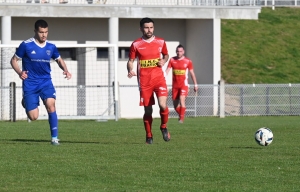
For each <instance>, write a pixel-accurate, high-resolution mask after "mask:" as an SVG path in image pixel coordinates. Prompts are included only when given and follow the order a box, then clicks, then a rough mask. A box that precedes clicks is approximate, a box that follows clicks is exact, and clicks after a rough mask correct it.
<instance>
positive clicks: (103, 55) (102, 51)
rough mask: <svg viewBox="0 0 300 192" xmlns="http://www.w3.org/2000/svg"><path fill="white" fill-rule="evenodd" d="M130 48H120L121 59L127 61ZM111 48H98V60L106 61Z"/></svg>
mask: <svg viewBox="0 0 300 192" xmlns="http://www.w3.org/2000/svg"><path fill="white" fill-rule="evenodd" d="M129 49H130V48H129V47H119V53H118V54H119V59H120V60H127V59H128V54H129ZM109 50H110V49H109V48H97V59H98V60H106V59H108V56H109Z"/></svg>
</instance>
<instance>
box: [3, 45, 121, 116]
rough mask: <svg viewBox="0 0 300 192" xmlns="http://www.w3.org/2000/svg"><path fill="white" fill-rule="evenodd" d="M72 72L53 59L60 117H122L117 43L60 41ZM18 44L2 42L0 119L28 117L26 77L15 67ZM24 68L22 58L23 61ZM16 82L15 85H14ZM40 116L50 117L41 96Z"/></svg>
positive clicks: (63, 55)
mask: <svg viewBox="0 0 300 192" xmlns="http://www.w3.org/2000/svg"><path fill="white" fill-rule="evenodd" d="M56 46H57V47H58V50H59V52H60V54H61V57H62V58H63V59H64V60H65V62H66V64H67V67H68V70H69V71H70V73H71V74H72V78H71V79H70V80H67V79H65V76H64V75H63V72H62V70H61V69H60V68H59V67H58V65H57V63H56V62H55V61H54V60H52V61H51V69H52V71H51V76H52V81H53V84H54V86H55V89H56V111H57V114H58V118H59V119H95V120H107V119H115V120H118V116H119V114H118V113H119V110H118V108H119V107H118V83H115V82H118V80H117V62H118V48H117V46H116V45H114V44H66V45H63V44H57V45H56ZM16 48H17V45H0V49H1V53H0V65H1V68H0V72H1V73H0V74H1V79H0V90H1V92H0V97H1V101H0V102H1V105H0V109H1V110H0V114H1V116H0V119H1V120H12V118H15V119H16V120H22V119H24V120H25V119H27V116H26V114H25V110H24V109H23V107H22V105H21V100H22V80H21V79H19V77H18V75H17V74H16V73H15V71H14V70H13V69H12V67H11V65H10V59H11V57H12V56H13V55H14V53H15V51H16ZM19 66H20V68H21V67H22V61H19ZM12 84H15V86H11V85H12ZM39 114H40V115H39V119H48V113H47V111H46V109H45V107H44V104H43V102H42V101H41V100H40V106H39Z"/></svg>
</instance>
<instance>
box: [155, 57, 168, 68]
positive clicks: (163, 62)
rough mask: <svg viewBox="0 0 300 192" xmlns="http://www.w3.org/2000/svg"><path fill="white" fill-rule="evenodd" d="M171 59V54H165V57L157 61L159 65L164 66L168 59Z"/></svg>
mask: <svg viewBox="0 0 300 192" xmlns="http://www.w3.org/2000/svg"><path fill="white" fill-rule="evenodd" d="M168 60H169V55H168V54H167V55H163V58H162V59H160V60H159V62H158V63H157V65H158V66H159V67H163V66H164V65H165V63H167V61H168Z"/></svg>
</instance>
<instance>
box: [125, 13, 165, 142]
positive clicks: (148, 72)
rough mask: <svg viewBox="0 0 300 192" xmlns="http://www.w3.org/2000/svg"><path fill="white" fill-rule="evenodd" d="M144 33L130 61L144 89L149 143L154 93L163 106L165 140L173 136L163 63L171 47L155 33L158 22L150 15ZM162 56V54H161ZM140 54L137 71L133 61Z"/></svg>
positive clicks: (143, 22)
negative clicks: (169, 128) (171, 134)
mask: <svg viewBox="0 0 300 192" xmlns="http://www.w3.org/2000/svg"><path fill="white" fill-rule="evenodd" d="M140 31H141V32H142V34H143V35H142V37H140V38H138V39H136V40H135V41H134V42H133V43H132V44H131V47H130V51H129V60H128V62H127V70H128V75H127V76H128V77H129V78H132V77H133V76H137V80H138V85H139V90H140V106H144V116H143V121H144V127H145V131H146V143H147V144H152V143H153V135H152V121H153V119H152V111H153V108H152V105H154V104H155V101H154V93H155V95H156V97H157V100H158V105H159V108H160V116H161V125H160V130H161V132H162V135H163V139H164V140H165V141H169V140H170V138H171V137H170V133H169V132H168V129H167V122H168V118H169V109H168V107H167V96H168V89H167V84H166V79H165V74H164V71H163V69H162V67H163V66H164V65H165V63H166V62H167V61H168V59H169V55H168V49H167V46H166V42H165V40H164V39H162V38H159V37H156V36H154V35H153V32H154V22H153V20H152V19H150V18H147V17H146V18H143V19H142V20H141V21H140ZM161 57H162V58H161ZM135 58H137V73H136V72H134V71H133V62H134V60H135Z"/></svg>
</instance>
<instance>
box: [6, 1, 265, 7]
mask: <svg viewBox="0 0 300 192" xmlns="http://www.w3.org/2000/svg"><path fill="white" fill-rule="evenodd" d="M0 3H17V4H25V3H26V4H28V3H40V4H71V5H76V4H79V5H84V4H98V5H145V6H147V5H154V6H257V5H260V0H0Z"/></svg>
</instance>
